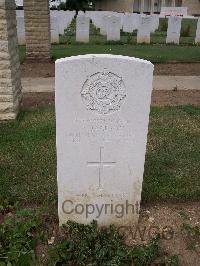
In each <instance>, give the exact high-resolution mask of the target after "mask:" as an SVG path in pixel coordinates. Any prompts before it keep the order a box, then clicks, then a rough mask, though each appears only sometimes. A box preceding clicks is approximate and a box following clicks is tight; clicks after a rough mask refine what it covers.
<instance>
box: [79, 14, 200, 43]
mask: <svg viewBox="0 0 200 266" xmlns="http://www.w3.org/2000/svg"><path fill="white" fill-rule="evenodd" d="M109 14H110V12H109V13H107V15H103V14H102V15H101V20H100V15H99V17H98V16H94V15H93V13H89V14H88V13H86V15H85V14H79V15H78V17H77V24H76V32H77V33H76V41H78V42H89V32H90V30H89V29H90V23H89V19H91V20H92V22H93V24H94V25H95V26H96V27H97V28H100V33H101V34H102V35H106V36H107V40H108V41H119V40H120V30H121V29H123V32H129V33H131V32H133V31H134V30H137V43H150V36H151V33H153V32H155V31H156V30H157V29H158V27H159V16H157V15H150V16H148V15H139V14H125V15H124V17H123V22H122V19H121V17H119V16H115V15H109ZM97 18H98V19H97ZM100 21H102V22H100ZM181 22H182V18H181V17H178V16H170V17H169V18H168V29H167V38H166V43H175V44H179V40H180V34H181ZM199 31H200V19H199V20H198V24H197V31H196V32H197V34H196V39H195V41H196V43H198V42H199Z"/></svg>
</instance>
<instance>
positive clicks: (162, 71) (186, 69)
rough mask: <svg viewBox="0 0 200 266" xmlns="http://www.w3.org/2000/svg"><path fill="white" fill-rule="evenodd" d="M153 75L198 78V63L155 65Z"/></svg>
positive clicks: (199, 64)
mask: <svg viewBox="0 0 200 266" xmlns="http://www.w3.org/2000/svg"><path fill="white" fill-rule="evenodd" d="M154 75H168V76H199V75H200V63H187V64H183V63H182V64H155V71H154Z"/></svg>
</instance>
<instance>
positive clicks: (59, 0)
mask: <svg viewBox="0 0 200 266" xmlns="http://www.w3.org/2000/svg"><path fill="white" fill-rule="evenodd" d="M65 2H66V0H49V6H50V8H51V7H53V6H54V7H58V6H59V5H60V4H61V3H65Z"/></svg>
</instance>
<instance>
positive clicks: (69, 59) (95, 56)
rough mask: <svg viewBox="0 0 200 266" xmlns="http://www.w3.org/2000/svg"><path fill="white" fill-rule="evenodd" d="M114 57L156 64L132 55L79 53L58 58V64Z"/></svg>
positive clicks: (114, 58)
mask: <svg viewBox="0 0 200 266" xmlns="http://www.w3.org/2000/svg"><path fill="white" fill-rule="evenodd" d="M104 58H105V59H113V60H126V61H132V62H135V63H143V64H146V65H151V66H152V68H153V67H154V65H153V64H152V63H151V62H150V61H147V60H144V59H140V58H136V57H130V56H123V55H112V54H86V55H77V56H70V57H65V58H60V59H57V60H56V64H60V63H64V62H72V61H76V60H81V59H92V60H95V59H104Z"/></svg>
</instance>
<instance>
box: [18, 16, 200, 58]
mask: <svg viewBox="0 0 200 266" xmlns="http://www.w3.org/2000/svg"><path fill="white" fill-rule="evenodd" d="M196 24H197V21H196V20H191V19H183V22H182V31H183V32H182V37H181V38H180V45H172V44H170V45H166V44H165V40H166V26H167V24H166V20H165V19H161V20H160V27H159V30H157V31H156V32H155V33H152V34H151V44H146V45H145V44H137V43H136V31H135V32H134V33H133V34H126V33H123V32H122V33H121V40H120V41H118V42H107V41H106V37H105V36H101V35H100V34H99V30H97V29H95V28H94V26H92V25H91V32H90V42H89V43H88V44H81V43H77V42H76V41H75V21H74V20H73V22H72V24H71V26H70V27H69V28H68V29H67V30H66V32H65V35H63V36H60V44H59V45H52V46H51V56H52V58H53V59H55V60H56V59H59V58H62V57H68V56H72V55H81V54H106V53H108V54H117V55H118V54H120V55H127V56H135V57H139V58H143V59H147V60H150V61H151V62H153V63H166V62H200V47H199V46H197V45H194V39H195V34H196ZM188 27H189V31H187V29H188ZM184 34H185V35H186V36H185V35H184ZM183 35H184V36H183ZM19 51H20V61H21V62H23V61H24V60H25V57H26V56H25V54H26V50H25V47H24V46H20V47H19Z"/></svg>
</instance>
